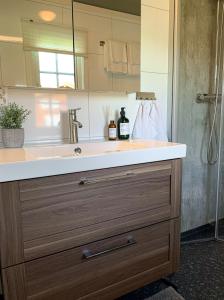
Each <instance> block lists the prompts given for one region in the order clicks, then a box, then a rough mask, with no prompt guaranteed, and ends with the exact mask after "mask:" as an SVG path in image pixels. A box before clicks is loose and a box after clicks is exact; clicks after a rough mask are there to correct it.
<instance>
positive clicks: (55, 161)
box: [0, 140, 186, 182]
mask: <svg viewBox="0 0 224 300" xmlns="http://www.w3.org/2000/svg"><path fill="white" fill-rule="evenodd" d="M76 147H80V148H81V149H82V153H81V154H80V155H76V154H74V149H75V148H76ZM185 156H186V145H184V144H176V143H169V142H159V141H145V140H130V141H115V142H97V143H79V144H75V145H71V144H68V145H67V144H66V145H55V146H53V145H51V146H35V147H26V148H22V149H0V182H7V181H13V180H22V179H29V178H37V177H44V176H52V175H59V174H67V173H74V172H81V171H88V170H96V169H103V168H111V167H119V166H125V165H132V164H140V163H147V162H155V161H162V160H168V159H175V158H183V157H185Z"/></svg>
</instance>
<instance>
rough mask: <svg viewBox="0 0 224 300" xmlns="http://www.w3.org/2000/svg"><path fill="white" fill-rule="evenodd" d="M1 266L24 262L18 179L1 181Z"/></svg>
mask: <svg viewBox="0 0 224 300" xmlns="http://www.w3.org/2000/svg"><path fill="white" fill-rule="evenodd" d="M0 222H1V223H0V224H1V226H0V245H1V251H0V253H1V267H2V268H5V267H7V266H10V265H14V264H18V263H21V262H23V257H24V253H23V237H22V227H21V207H20V199H19V185H18V182H17V181H14V182H9V183H0Z"/></svg>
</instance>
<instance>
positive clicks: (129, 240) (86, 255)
mask: <svg viewBox="0 0 224 300" xmlns="http://www.w3.org/2000/svg"><path fill="white" fill-rule="evenodd" d="M136 243H137V242H136V241H135V240H134V238H133V237H132V236H129V237H128V238H127V241H126V243H125V244H123V245H119V246H115V247H113V248H110V249H106V250H104V251H100V252H96V253H93V252H92V251H91V250H90V249H84V250H83V252H82V258H83V259H91V258H94V257H97V256H100V255H103V254H107V253H110V252H113V251H116V250H119V249H122V248H126V247H129V246H132V245H135V244H136Z"/></svg>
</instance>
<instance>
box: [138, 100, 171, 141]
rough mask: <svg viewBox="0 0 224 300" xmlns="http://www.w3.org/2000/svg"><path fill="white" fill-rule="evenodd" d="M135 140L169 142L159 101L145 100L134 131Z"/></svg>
mask: <svg viewBox="0 0 224 300" xmlns="http://www.w3.org/2000/svg"><path fill="white" fill-rule="evenodd" d="M133 138H136V139H148V140H158V141H167V140H168V139H167V134H166V132H165V128H164V121H163V119H162V113H161V109H160V106H159V103H158V100H152V101H150V100H145V101H142V103H141V104H140V106H139V109H138V113H137V117H136V120H135V125H134V129H133Z"/></svg>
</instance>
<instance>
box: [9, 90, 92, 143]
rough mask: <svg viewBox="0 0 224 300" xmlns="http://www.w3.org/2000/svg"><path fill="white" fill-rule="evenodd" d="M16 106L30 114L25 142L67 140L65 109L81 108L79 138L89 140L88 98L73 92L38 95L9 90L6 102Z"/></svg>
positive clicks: (52, 92) (40, 92) (50, 92)
mask: <svg viewBox="0 0 224 300" xmlns="http://www.w3.org/2000/svg"><path fill="white" fill-rule="evenodd" d="M9 101H10V102H16V103H18V104H21V105H23V106H24V107H25V108H27V109H29V110H31V111H32V114H31V116H30V117H29V118H28V120H27V121H26V122H25V124H24V128H25V141H26V143H32V142H37V141H43V142H44V141H61V140H65V141H66V140H68V114H67V111H68V109H69V108H77V107H81V108H82V110H81V111H80V112H78V118H79V120H80V122H82V123H83V128H82V129H80V132H79V133H80V136H81V137H83V138H88V137H89V119H88V113H89V110H88V94H87V93H83V92H80V93H78V92H73V91H68V92H66V93H65V92H64V91H56V92H55V91H50V90H45V91H40V90H38V89H36V90H35V89H28V90H27V89H10V90H9V91H8V102H9Z"/></svg>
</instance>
